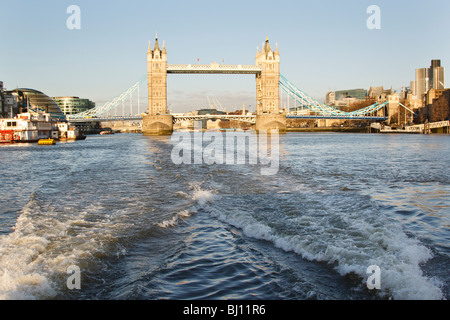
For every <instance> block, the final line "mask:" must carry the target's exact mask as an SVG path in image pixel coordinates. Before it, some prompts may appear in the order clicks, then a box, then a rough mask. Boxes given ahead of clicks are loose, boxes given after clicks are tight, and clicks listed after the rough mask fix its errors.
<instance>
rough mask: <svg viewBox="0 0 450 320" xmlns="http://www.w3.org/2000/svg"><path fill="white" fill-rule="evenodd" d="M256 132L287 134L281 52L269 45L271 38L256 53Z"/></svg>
mask: <svg viewBox="0 0 450 320" xmlns="http://www.w3.org/2000/svg"><path fill="white" fill-rule="evenodd" d="M255 61H256V65H257V66H258V67H260V68H261V72H260V73H258V74H256V105H257V107H256V131H260V130H270V129H278V130H279V132H281V133H284V132H286V115H283V114H280V85H279V81H280V52H279V51H278V45H277V46H276V49H275V51H272V48H271V47H270V44H269V38H268V37H267V38H266V42H265V44H264V46H263V48H262V49H261V51H259V50H257V52H256V58H255Z"/></svg>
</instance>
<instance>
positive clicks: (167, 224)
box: [158, 215, 178, 229]
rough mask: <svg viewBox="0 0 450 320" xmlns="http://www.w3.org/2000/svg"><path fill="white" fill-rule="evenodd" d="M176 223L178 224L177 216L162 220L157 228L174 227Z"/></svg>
mask: <svg viewBox="0 0 450 320" xmlns="http://www.w3.org/2000/svg"><path fill="white" fill-rule="evenodd" d="M177 223H178V216H176V215H175V216H173V217H172V218H171V219H168V220H164V221H163V222H160V223H158V227H160V228H163V229H166V228H170V227H174V226H176V225H177Z"/></svg>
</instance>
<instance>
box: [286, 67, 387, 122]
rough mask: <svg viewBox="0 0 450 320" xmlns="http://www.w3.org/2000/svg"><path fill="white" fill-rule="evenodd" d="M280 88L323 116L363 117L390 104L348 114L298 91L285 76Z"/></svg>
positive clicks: (375, 104) (376, 105)
mask: <svg viewBox="0 0 450 320" xmlns="http://www.w3.org/2000/svg"><path fill="white" fill-rule="evenodd" d="M280 86H281V88H282V89H283V90H284V91H285V92H286V93H287V94H288V95H289V96H290V97H292V98H293V99H294V100H295V101H297V102H298V103H300V104H301V105H302V106H303V107H305V108H307V109H309V110H311V111H312V112H315V113H317V114H320V115H323V116H342V117H361V116H365V115H368V114H371V113H373V112H375V111H378V110H380V109H381V108H383V107H384V106H385V105H386V104H388V103H389V102H388V101H386V102H384V103H381V104H378V103H374V104H372V105H370V106H367V107H364V108H361V109H359V110H355V111H351V112H346V111H342V110H339V109H337V108H334V107H331V106H327V105H325V104H323V103H320V102H319V101H317V100H315V99H314V98H312V97H310V96H309V95H307V94H306V93H304V92H303V91H301V90H300V89H298V88H297V87H296V86H295V85H294V84H292V82H290V81H289V80H288V79H286V77H285V76H283V75H281V74H280Z"/></svg>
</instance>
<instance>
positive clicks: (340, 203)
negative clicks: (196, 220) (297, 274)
mask: <svg viewBox="0 0 450 320" xmlns="http://www.w3.org/2000/svg"><path fill="white" fill-rule="evenodd" d="M276 196H279V197H280V196H284V197H288V196H289V195H288V194H281V195H280V194H278V195H270V196H269V195H267V198H271V197H272V203H274V204H272V208H270V207H269V205H267V201H265V200H264V199H253V200H251V201H255V203H262V204H261V206H260V207H256V209H255V210H252V209H249V208H247V209H244V210H243V208H242V207H241V208H239V209H233V208H232V207H233V206H232V205H228V206H227V207H228V208H230V209H229V210H227V211H223V210H221V209H220V208H210V213H211V214H212V215H213V216H215V217H216V218H218V219H219V220H221V221H223V222H226V223H228V224H230V225H232V226H234V227H237V228H240V229H241V230H242V231H243V233H244V235H246V236H248V237H251V238H255V239H260V240H265V241H269V242H271V243H272V244H273V245H274V246H275V247H277V248H280V249H282V250H284V251H287V252H289V251H292V252H295V253H297V254H298V255H300V256H301V257H302V258H304V259H307V260H310V261H317V262H325V263H328V264H331V265H333V267H334V268H335V270H336V271H337V272H338V273H339V274H340V275H342V276H351V275H356V276H357V278H359V279H360V284H359V286H360V287H362V289H364V288H366V281H367V278H368V276H369V274H368V273H367V269H368V267H369V266H371V265H377V266H379V267H380V269H381V290H377V293H378V295H379V296H380V298H389V299H398V300H419V299H426V300H437V299H443V298H444V295H443V292H442V289H441V287H442V282H441V281H440V280H439V279H436V278H431V279H430V278H428V277H426V275H424V273H423V271H422V270H421V266H422V265H423V264H424V263H426V262H427V261H429V260H430V259H432V258H433V254H432V252H431V250H430V249H428V248H427V247H425V246H424V245H422V244H421V243H420V241H419V240H417V239H414V238H411V237H408V236H407V235H406V234H405V233H404V232H403V230H402V228H401V225H400V224H399V223H398V222H397V221H394V220H392V219H389V218H388V217H387V216H385V215H383V214H382V213H380V212H379V211H378V210H377V209H376V206H374V205H372V204H370V201H369V205H365V206H363V205H362V204H361V205H360V208H359V209H358V210H355V209H353V210H352V208H351V206H352V205H353V206H354V205H355V201H354V200H352V199H351V198H350V197H349V196H341V195H328V197H327V198H324V197H323V195H313V194H309V195H308V199H309V200H308V199H306V198H302V199H300V201H299V202H300V203H298V204H297V209H293V207H294V203H291V205H292V207H290V204H289V201H287V202H288V204H286V203H285V202H284V201H280V199H277V198H276ZM319 197H320V198H319ZM283 199H286V198H283ZM326 199H328V201H329V202H330V203H328V204H327V203H325V204H324V202H326V201H327V200H326ZM358 200H360V201H368V199H367V198H366V197H365V198H364V199H358ZM290 201H291V202H294V201H292V200H290ZM347 202H348V203H347ZM318 203H322V207H321V206H320V205H318ZM264 205H266V206H264ZM277 205H279V206H284V207H285V208H284V209H276V206H277ZM286 207H288V209H286ZM264 208H265V209H264Z"/></svg>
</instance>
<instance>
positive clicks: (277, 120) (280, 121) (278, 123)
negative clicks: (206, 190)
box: [255, 114, 286, 133]
mask: <svg viewBox="0 0 450 320" xmlns="http://www.w3.org/2000/svg"><path fill="white" fill-rule="evenodd" d="M255 129H256V132H259V131H260V130H267V131H268V132H269V131H270V130H271V129H278V132H279V133H286V115H285V114H258V115H256V123H255Z"/></svg>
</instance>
